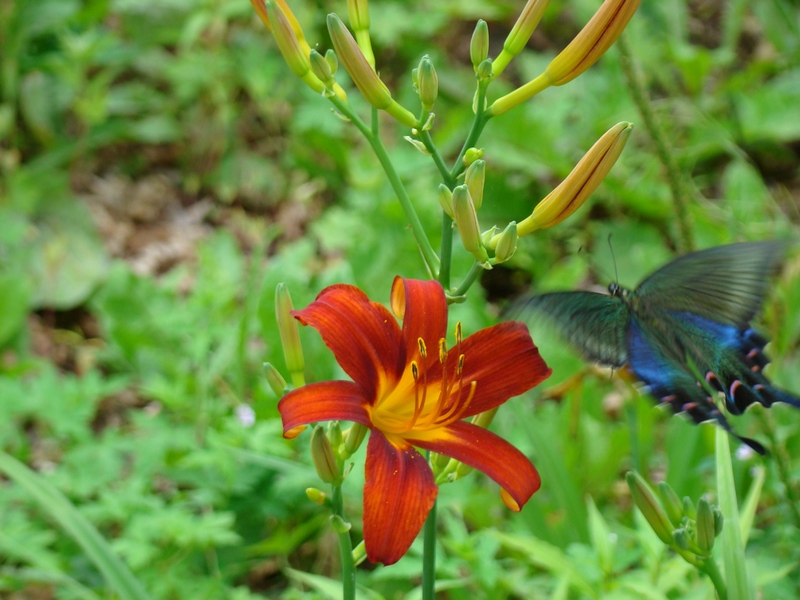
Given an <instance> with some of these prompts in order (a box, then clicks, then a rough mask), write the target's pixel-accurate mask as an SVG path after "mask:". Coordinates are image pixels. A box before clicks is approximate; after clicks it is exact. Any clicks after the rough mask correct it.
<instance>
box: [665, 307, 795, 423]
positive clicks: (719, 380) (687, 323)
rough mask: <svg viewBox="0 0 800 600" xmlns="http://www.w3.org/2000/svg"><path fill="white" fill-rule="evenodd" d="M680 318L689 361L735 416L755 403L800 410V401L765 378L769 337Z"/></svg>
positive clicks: (690, 317)
mask: <svg viewBox="0 0 800 600" xmlns="http://www.w3.org/2000/svg"><path fill="white" fill-rule="evenodd" d="M673 317H677V318H676V319H675V321H677V323H676V330H680V331H681V334H680V338H681V342H680V343H681V344H682V346H683V352H684V353H685V355H686V358H687V361H688V362H691V364H694V365H696V367H697V373H696V374H697V375H699V376H700V377H702V378H704V379H705V381H706V382H707V383H708V384H709V386H710V387H711V388H713V389H715V390H717V391H719V392H722V393H723V394H724V395H725V403H726V406H727V409H728V411H729V412H730V413H731V414H734V415H739V414H741V413H743V412H744V411H745V409H747V407H748V406H750V405H751V404H754V403H759V404H762V405H764V406H766V407H770V406H772V405H773V404H774V403H775V402H785V403H787V404H792V405H793V406H797V407H800V399H798V398H796V397H794V396H792V395H791V394H788V393H786V392H784V391H782V390H779V389H778V388H776V387H774V386H773V385H772V384H771V383H770V382H769V381H768V380H767V378H766V377H765V376H764V373H763V369H764V367H765V366H766V365H767V364H769V359H768V358H767V356H766V354H764V346H765V345H766V344H767V340H766V338H764V337H763V336H761V335H760V334H759V333H758V332H757V331H755V330H754V329H752V328H747V329H740V328H737V327H735V326H732V325H724V324H722V323H717V322H716V321H712V320H710V319H705V318H703V317H700V316H698V315H695V314H692V313H677V314H675V313H673Z"/></svg>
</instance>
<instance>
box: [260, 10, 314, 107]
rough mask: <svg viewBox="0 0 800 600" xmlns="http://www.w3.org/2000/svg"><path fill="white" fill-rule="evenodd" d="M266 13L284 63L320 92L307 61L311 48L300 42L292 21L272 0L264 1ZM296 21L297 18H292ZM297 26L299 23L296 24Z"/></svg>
mask: <svg viewBox="0 0 800 600" xmlns="http://www.w3.org/2000/svg"><path fill="white" fill-rule="evenodd" d="M266 8H267V14H268V15H269V21H270V23H271V24H272V35H273V36H275V42H276V43H277V44H278V49H279V50H280V51H281V54H282V55H283V58H284V60H285V61H286V64H288V65H289V68H290V69H291V70H292V72H293V73H294V74H295V75H297V76H298V77H299V78H300V79H302V80H303V81H305V82H306V83H307V84H308V85H309V86H310V87H311V88H312V89H313V90H314V91H316V92H321V91H322V90H323V87H324V86H323V85H322V82H321V81H319V79H317V78H316V76H315V75H314V74H313V73H311V66H310V65H309V62H308V55H309V54H310V53H311V48H309V47H308V43H306V42H305V38H303V42H302V43H301V42H300V39H301V38H300V37H299V36H298V35H297V32H296V30H295V28H294V27H292V22H290V20H289V18H288V17H287V16H286V15H285V14H284V13H283V11H282V10H281V9H280V8H279V7H278V5H277V4H276V3H275V2H273V1H272V0H267V3H266ZM294 23H295V24H296V23H297V19H294ZM297 27H298V28H299V25H297Z"/></svg>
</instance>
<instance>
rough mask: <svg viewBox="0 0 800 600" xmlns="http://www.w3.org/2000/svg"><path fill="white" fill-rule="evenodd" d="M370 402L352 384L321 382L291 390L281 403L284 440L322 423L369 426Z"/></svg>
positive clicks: (355, 385)
mask: <svg viewBox="0 0 800 600" xmlns="http://www.w3.org/2000/svg"><path fill="white" fill-rule="evenodd" d="M367 403H368V401H367V398H366V396H364V391H363V389H362V388H361V387H360V386H359V385H358V384H355V383H353V382H352V381H321V382H319V383H309V384H308V385H304V386H303V387H300V388H297V389H296V390H292V391H291V392H289V393H288V394H286V395H285V396H284V397H283V398H281V400H280V402H278V411H280V413H281V419H282V420H283V433H284V436H285V435H286V433H287V432H289V431H291V430H292V429H294V428H295V427H298V426H300V425H308V424H309V423H319V422H320V421H332V420H334V419H336V420H342V421H354V422H356V423H362V424H364V425H369V415H368V414H367V409H366V406H367Z"/></svg>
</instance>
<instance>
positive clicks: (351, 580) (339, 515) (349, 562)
mask: <svg viewBox="0 0 800 600" xmlns="http://www.w3.org/2000/svg"><path fill="white" fill-rule="evenodd" d="M331 505H332V507H333V515H334V517H333V518H334V530H335V531H336V535H337V536H338V537H339V555H340V557H341V560H342V600H355V597H356V569H355V564H353V541H352V540H351V539H350V527H349V524H348V523H347V520H346V519H345V518H344V501H343V499H342V486H340V485H334V486H333V497H332V498H331Z"/></svg>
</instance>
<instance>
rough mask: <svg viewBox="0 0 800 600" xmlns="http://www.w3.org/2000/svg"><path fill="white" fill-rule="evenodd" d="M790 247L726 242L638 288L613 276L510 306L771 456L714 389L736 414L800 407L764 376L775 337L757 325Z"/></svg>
mask: <svg viewBox="0 0 800 600" xmlns="http://www.w3.org/2000/svg"><path fill="white" fill-rule="evenodd" d="M786 249H787V244H786V243H783V242H778V241H765V242H749V243H739V244H731V245H728V246H718V247H715V248H710V249H708V250H701V251H699V252H693V253H691V254H687V255H685V256H682V257H680V258H678V259H676V260H674V261H672V262H670V263H669V264H667V265H665V266H664V267H661V268H660V269H658V270H657V271H655V272H654V273H652V274H651V275H650V276H648V277H647V278H646V279H645V280H644V281H642V282H641V283H640V284H639V286H638V287H637V288H636V289H634V290H628V289H626V288H624V287H622V286H620V285H618V284H617V283H612V284H611V285H609V286H608V292H609V295H605V294H598V293H594V292H581V291H575V292H554V293H549V294H542V295H539V296H533V297H530V298H527V299H525V300H523V301H522V302H519V303H517V304H515V305H514V307H513V308H512V309H511V310H512V311H513V312H514V313H517V314H520V315H521V316H522V317H523V318H525V319H527V318H528V317H531V316H544V317H549V318H550V319H551V320H552V321H553V322H554V324H555V326H556V328H557V329H558V330H560V332H561V333H562V334H563V335H564V337H566V338H567V339H568V340H569V341H570V342H571V343H572V344H573V345H574V346H576V347H577V348H578V349H579V350H580V351H581V352H582V353H583V354H584V355H585V356H586V357H587V358H588V359H591V360H594V361H596V362H599V363H602V364H605V365H607V366H610V367H617V368H619V367H622V366H624V365H628V367H629V368H630V370H631V371H632V372H633V373H634V374H635V375H636V377H637V378H638V379H639V380H640V381H641V382H642V383H643V384H644V385H645V389H646V390H647V391H649V393H650V394H652V395H653V396H654V397H655V398H656V399H658V400H659V401H660V402H661V403H662V404H667V405H669V406H670V407H671V408H672V410H673V411H674V412H675V413H686V414H688V415H689V417H691V419H692V420H693V421H694V422H695V423H702V422H705V421H716V422H717V423H718V424H719V425H720V426H721V427H723V428H724V429H725V430H726V431H728V432H729V433H731V434H732V435H733V436H735V437H736V438H738V439H739V440H741V441H742V442H744V443H746V444H747V445H749V446H750V447H751V448H753V449H754V450H755V451H757V452H758V453H759V454H766V449H765V448H764V447H763V446H762V445H761V444H760V443H758V442H757V441H755V440H751V439H748V438H743V437H741V436H739V435H737V434H736V433H735V432H734V431H733V430H732V428H731V426H730V424H729V423H728V421H727V419H726V418H725V416H724V415H723V414H722V412H721V411H720V410H719V409H718V408H717V406H716V404H715V403H714V400H713V398H712V394H711V393H710V392H721V393H722V394H724V396H725V407H726V409H727V411H728V412H729V413H730V414H732V415H739V414H741V413H742V412H743V411H744V410H745V409H746V408H747V407H748V406H750V405H751V404H754V403H759V404H762V405H764V406H766V407H769V406H772V404H774V403H775V402H785V403H787V404H791V405H792V406H795V407H798V408H800V398H797V397H795V396H793V395H791V394H789V393H787V392H784V391H782V390H779V389H778V388H776V387H774V386H773V385H772V384H771V383H770V382H769V381H768V380H767V378H766V377H765V376H764V373H763V369H764V367H765V366H766V365H767V364H768V363H769V359H768V358H767V357H766V355H765V354H764V346H766V344H767V341H768V340H767V339H766V338H765V337H764V336H762V335H761V334H760V333H758V332H757V331H756V330H754V329H753V328H752V327H751V325H750V321H751V320H752V319H753V318H754V317H755V315H756V313H757V312H758V310H759V307H760V305H761V302H762V299H763V297H764V295H765V293H766V291H767V285H768V283H769V278H770V276H771V275H774V274H775V273H776V272H777V271H778V269H779V267H780V263H781V259H782V258H783V255H784V253H785V252H786Z"/></svg>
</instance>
